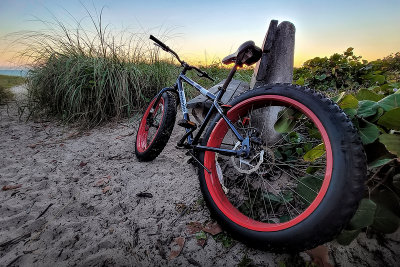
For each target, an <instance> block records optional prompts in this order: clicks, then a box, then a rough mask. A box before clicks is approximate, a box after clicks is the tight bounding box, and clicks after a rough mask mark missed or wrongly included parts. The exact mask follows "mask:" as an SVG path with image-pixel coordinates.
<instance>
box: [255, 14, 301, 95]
mask: <svg viewBox="0 0 400 267" xmlns="http://www.w3.org/2000/svg"><path fill="white" fill-rule="evenodd" d="M295 32H296V28H295V27H294V25H293V23H291V22H288V21H284V22H282V23H280V24H279V25H278V21H277V20H272V21H271V23H270V25H269V29H268V32H267V34H266V36H265V38H264V43H263V45H262V48H261V49H262V50H263V54H262V57H261V60H260V61H258V62H257V65H256V67H255V69H254V73H253V77H252V79H251V82H250V88H254V87H257V86H259V85H261V84H266V83H292V80H293V59H294V42H295Z"/></svg>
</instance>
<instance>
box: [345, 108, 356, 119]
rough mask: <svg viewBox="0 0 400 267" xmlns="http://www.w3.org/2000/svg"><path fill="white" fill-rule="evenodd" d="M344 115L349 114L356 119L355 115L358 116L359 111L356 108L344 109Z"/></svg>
mask: <svg viewBox="0 0 400 267" xmlns="http://www.w3.org/2000/svg"><path fill="white" fill-rule="evenodd" d="M343 111H344V113H346V114H347V116H349V117H350V118H351V119H352V118H354V116H355V115H357V109H354V108H345V109H343Z"/></svg>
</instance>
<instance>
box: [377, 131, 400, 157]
mask: <svg viewBox="0 0 400 267" xmlns="http://www.w3.org/2000/svg"><path fill="white" fill-rule="evenodd" d="M379 141H380V142H381V143H382V144H384V145H385V147H386V149H387V150H388V151H389V152H390V153H392V154H394V155H397V156H398V157H400V135H397V134H382V135H381V136H380V137H379Z"/></svg>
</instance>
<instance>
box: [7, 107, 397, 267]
mask: <svg viewBox="0 0 400 267" xmlns="http://www.w3.org/2000/svg"><path fill="white" fill-rule="evenodd" d="M136 125H137V119H133V120H132V121H128V120H125V121H122V122H115V123H109V124H107V125H103V126H102V127H98V128H95V129H92V130H90V131H87V132H80V131H78V130H77V129H76V128H71V127H66V126H63V125H60V124H59V123H57V122H55V121H52V120H50V121H42V122H34V121H28V122H26V121H20V120H19V116H18V110H17V107H16V104H15V102H14V103H10V104H9V106H8V108H7V106H0V187H3V186H4V185H19V184H20V185H21V187H20V188H17V189H13V190H8V191H0V214H1V217H0V266H8V265H9V266H14V265H15V266H54V264H55V263H57V266H71V265H76V266H98V265H105V266H149V265H150V266H165V265H170V266H175V265H182V266H236V265H237V264H239V263H240V262H241V261H242V260H243V259H244V258H245V257H246V256H247V257H248V258H249V259H251V261H252V263H253V264H254V265H259V266H276V265H278V264H279V263H280V262H281V263H285V264H286V266H291V265H293V264H299V262H300V263H301V262H302V261H303V259H302V257H300V256H299V254H295V255H287V254H283V255H278V254H273V253H267V252H262V251H258V250H254V249H250V248H247V247H246V246H244V245H243V244H241V243H238V242H235V241H233V243H232V246H230V247H226V246H224V244H225V245H227V244H229V242H225V243H224V242H222V241H221V239H222V238H221V235H220V237H219V238H215V237H212V236H211V235H210V234H206V237H207V241H206V242H205V244H204V247H202V246H200V245H199V244H198V242H197V239H196V236H195V234H193V233H190V231H188V227H187V225H188V224H190V223H191V222H200V223H201V224H206V223H208V222H210V221H211V218H210V215H209V212H208V210H207V208H206V207H204V203H203V200H202V197H201V193H200V189H199V186H198V180H197V174H196V171H195V169H194V168H193V166H191V165H188V164H187V163H186V161H187V159H188V158H187V157H186V156H185V154H184V151H181V150H177V149H175V144H176V142H177V141H178V139H179V136H180V135H181V134H182V129H181V128H180V127H175V129H174V132H173V134H172V137H171V141H170V142H169V144H168V145H167V147H166V148H165V150H164V151H163V152H162V153H161V155H160V156H159V157H158V158H157V159H156V160H154V161H153V162H150V163H140V162H138V161H137V160H136V158H135V156H134V138H135V134H136ZM140 192H147V193H151V194H152V196H153V197H152V198H143V197H138V196H137V194H138V193H140ZM182 211H184V212H182ZM222 235H224V234H222ZM399 236H400V235H399V232H398V233H397V234H393V235H390V236H389V240H392V241H389V242H388V243H387V244H385V245H384V246H381V245H378V243H377V241H376V240H375V239H367V238H366V237H365V235H364V234H362V235H361V236H360V237H359V238H358V239H357V240H356V241H354V242H353V243H352V244H351V245H350V246H348V247H342V246H339V245H337V244H336V243H334V242H332V243H331V244H328V247H329V248H330V257H331V261H332V263H336V264H338V265H342V266H352V265H357V266H380V265H381V266H383V265H387V264H389V265H392V266H394V265H396V259H395V255H396V254H397V256H398V255H399V251H400V249H399V248H400V244H399V243H400V242H399V240H400V238H399ZM176 237H184V238H185V243H184V245H183V249H182V251H181V253H180V255H179V256H178V257H176V258H174V259H169V256H170V251H171V243H172V242H173V240H174V239H175V238H176ZM228 241H229V239H228ZM300 255H302V256H303V257H304V255H305V253H302V254H300Z"/></svg>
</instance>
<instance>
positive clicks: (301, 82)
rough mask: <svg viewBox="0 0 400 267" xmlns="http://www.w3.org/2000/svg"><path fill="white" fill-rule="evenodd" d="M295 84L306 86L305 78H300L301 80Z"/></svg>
mask: <svg viewBox="0 0 400 267" xmlns="http://www.w3.org/2000/svg"><path fill="white" fill-rule="evenodd" d="M295 84H297V85H304V77H300V78H299V79H298V80H297V81H296V82H295Z"/></svg>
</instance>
